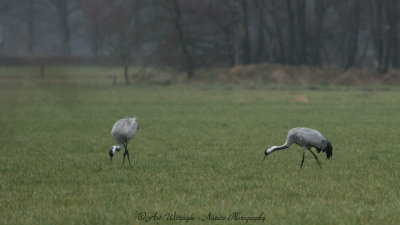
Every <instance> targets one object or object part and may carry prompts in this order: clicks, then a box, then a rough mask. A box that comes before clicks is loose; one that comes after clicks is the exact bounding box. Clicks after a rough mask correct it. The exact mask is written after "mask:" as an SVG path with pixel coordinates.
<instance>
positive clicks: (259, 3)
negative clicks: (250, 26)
mask: <svg viewBox="0 0 400 225" xmlns="http://www.w3.org/2000/svg"><path fill="white" fill-rule="evenodd" d="M255 5H256V8H257V15H256V17H257V18H256V29H257V46H256V48H255V51H256V52H255V56H254V62H255V63H259V62H261V61H262V54H263V51H264V26H263V24H264V5H265V3H264V0H255Z"/></svg>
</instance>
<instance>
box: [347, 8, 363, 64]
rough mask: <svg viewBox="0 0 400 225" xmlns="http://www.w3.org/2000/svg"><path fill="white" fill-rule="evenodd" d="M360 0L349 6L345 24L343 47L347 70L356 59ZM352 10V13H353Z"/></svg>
mask: <svg viewBox="0 0 400 225" xmlns="http://www.w3.org/2000/svg"><path fill="white" fill-rule="evenodd" d="M360 6H361V0H355V2H354V6H353V7H349V8H350V9H352V10H351V11H350V12H352V13H348V15H349V16H348V17H347V20H348V23H349V26H347V27H348V28H347V31H346V33H347V38H346V40H345V49H344V53H345V56H344V69H345V70H348V69H350V68H351V67H353V66H354V63H355V61H356V56H357V51H358V34H359V30H360V14H361V7H360ZM353 12H354V13H353ZM351 15H352V16H351Z"/></svg>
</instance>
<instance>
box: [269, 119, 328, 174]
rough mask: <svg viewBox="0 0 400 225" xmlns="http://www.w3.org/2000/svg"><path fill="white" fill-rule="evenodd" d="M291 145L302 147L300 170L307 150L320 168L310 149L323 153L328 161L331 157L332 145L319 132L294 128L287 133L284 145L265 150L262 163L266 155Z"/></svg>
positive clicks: (305, 128) (304, 128)
mask: <svg viewBox="0 0 400 225" xmlns="http://www.w3.org/2000/svg"><path fill="white" fill-rule="evenodd" d="M293 143H295V144H297V145H299V146H301V147H303V158H302V160H301V165H300V168H301V167H302V166H303V163H304V155H305V152H306V150H309V151H310V152H311V153H312V154H313V156H314V158H315V159H316V160H317V162H318V165H319V167H320V168H321V164H320V163H319V160H318V157H317V156H316V155H315V154H314V152H313V151H312V150H311V148H312V147H314V148H316V149H317V152H318V153H320V152H321V151H322V152H325V153H326V157H327V159H330V158H331V157H332V150H333V148H332V144H331V143H330V141H329V140H328V139H327V138H326V137H325V136H324V135H322V134H321V133H320V132H319V131H317V130H314V129H311V128H307V127H296V128H293V129H290V130H289V131H288V134H287V138H286V142H285V144H283V145H282V146H272V147H269V148H267V149H266V150H265V152H264V159H263V161H264V160H265V158H266V157H267V155H269V154H271V153H272V152H274V151H277V150H283V149H286V148H288V147H289V146H290V145H292V144H293Z"/></svg>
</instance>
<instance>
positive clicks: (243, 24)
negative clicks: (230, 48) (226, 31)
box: [235, 0, 250, 65]
mask: <svg viewBox="0 0 400 225" xmlns="http://www.w3.org/2000/svg"><path fill="white" fill-rule="evenodd" d="M236 10H237V13H236V14H237V19H236V29H235V64H236V65H246V64H249V63H250V43H249V30H248V18H247V17H248V15H247V14H248V13H247V2H246V0H236Z"/></svg>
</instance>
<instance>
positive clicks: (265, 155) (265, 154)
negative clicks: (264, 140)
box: [261, 149, 268, 162]
mask: <svg viewBox="0 0 400 225" xmlns="http://www.w3.org/2000/svg"><path fill="white" fill-rule="evenodd" d="M267 150H268V149H265V152H264V158H263V160H261V162H264V160H265V158H267V155H268V153H267Z"/></svg>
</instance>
